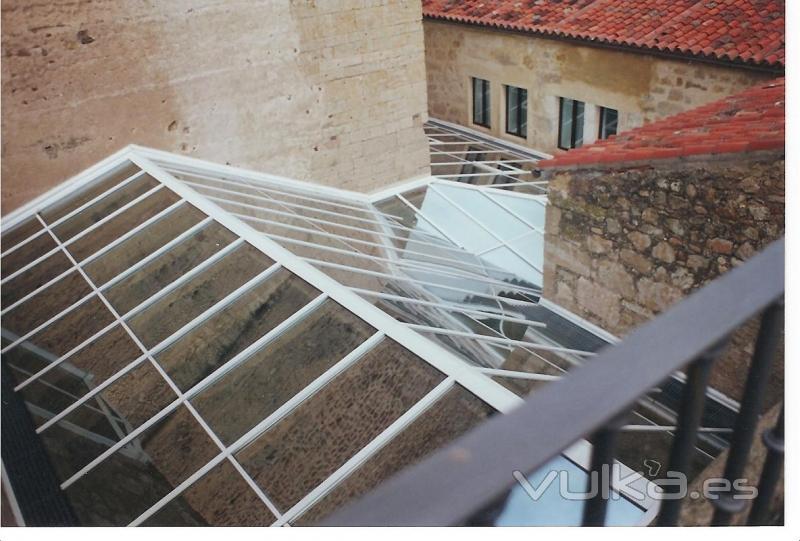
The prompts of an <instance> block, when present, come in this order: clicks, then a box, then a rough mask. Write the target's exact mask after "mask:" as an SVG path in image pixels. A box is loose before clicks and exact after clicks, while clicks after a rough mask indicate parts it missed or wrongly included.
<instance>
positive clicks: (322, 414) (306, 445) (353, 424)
mask: <svg viewBox="0 0 800 541" xmlns="http://www.w3.org/2000/svg"><path fill="white" fill-rule="evenodd" d="M442 379H443V376H442V374H441V373H439V372H438V371H437V370H435V369H434V368H433V367H431V366H430V365H429V364H427V363H426V362H424V361H422V360H421V359H419V358H417V357H415V356H414V355H413V354H411V353H410V352H409V351H408V350H406V349H405V348H403V347H401V346H399V345H398V344H396V343H395V342H392V341H390V340H386V341H384V342H382V343H381V344H380V345H379V346H378V347H376V348H375V349H373V350H372V351H370V352H369V353H367V354H366V355H365V357H364V358H363V359H361V360H360V361H359V362H357V363H356V364H355V365H353V366H352V367H350V368H349V369H347V370H346V371H345V372H344V373H342V374H340V375H339V376H337V377H336V378H335V379H334V380H333V381H332V382H330V383H329V384H328V385H326V386H325V387H324V388H323V389H322V390H320V391H319V392H318V393H317V394H315V395H314V396H313V397H311V398H310V399H308V400H307V401H306V402H304V403H303V404H301V405H300V406H299V407H298V408H297V409H295V410H294V411H293V412H292V413H291V414H289V416H288V417H286V418H284V419H282V420H281V421H279V422H278V424H277V425H275V426H273V427H272V428H270V429H269V430H267V431H266V432H265V433H264V434H262V435H261V436H260V437H259V438H258V439H256V440H255V441H254V442H253V443H251V444H250V445H249V446H247V447H245V448H244V449H242V450H241V451H239V453H238V454H237V458H238V460H239V461H240V463H241V464H242V466H244V468H245V470H247V472H248V473H249V474H250V475H251V476H252V477H253V479H254V480H255V482H256V483H257V484H258V485H259V486H261V487H262V488H263V489H264V491H265V492H266V493H267V494H269V495H270V497H271V498H272V499H273V502H274V503H275V505H276V506H277V507H278V509H280V510H287V509H289V508H290V507H291V506H293V505H294V504H296V503H297V502H298V501H300V499H301V498H302V497H303V496H305V495H306V494H307V493H308V492H310V491H311V490H313V489H314V488H315V487H316V486H317V485H319V484H320V483H321V482H322V481H324V480H325V479H326V478H327V477H328V476H330V475H331V474H332V473H333V472H335V471H336V470H337V469H338V468H339V467H341V465H342V464H344V462H346V461H347V460H348V459H349V458H350V457H352V456H353V455H354V454H355V453H356V452H358V451H359V450H360V449H361V448H362V447H364V446H365V445H366V444H367V443H369V442H370V441H371V440H372V439H374V438H375V437H376V436H378V434H380V433H381V432H382V431H383V430H384V429H386V427H387V426H389V424H391V423H392V422H393V421H395V420H396V419H397V418H398V417H400V416H401V415H402V414H403V413H404V412H405V411H406V410H408V408H410V407H411V406H413V405H414V404H415V403H416V402H417V401H419V400H420V399H421V398H422V397H423V396H425V394H427V393H428V392H429V391H430V390H432V389H433V388H434V387H435V386H436V385H437V384H438V383H439V382H441V381H442Z"/></svg>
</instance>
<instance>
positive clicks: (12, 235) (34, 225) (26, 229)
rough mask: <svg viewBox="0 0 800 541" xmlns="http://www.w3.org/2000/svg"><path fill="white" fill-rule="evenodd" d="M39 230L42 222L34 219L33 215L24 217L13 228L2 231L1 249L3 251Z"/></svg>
mask: <svg viewBox="0 0 800 541" xmlns="http://www.w3.org/2000/svg"><path fill="white" fill-rule="evenodd" d="M41 230H42V224H41V223H40V222H39V220H37V219H36V217H35V216H33V217H31V218H27V219H25V220H24V221H23V222H21V223H20V224H19V225H17V226H16V227H14V228H13V229H9V230H8V231H3V236H2V238H0V242H2V245H3V248H2V250H3V251H4V252H5V251H7V250H10V249H11V248H13V247H14V246H16V245H17V244H19V243H20V242H22V241H23V240H25V239H27V238H28V237H30V236H31V235H33V234H35V233H37V232H39V231H41Z"/></svg>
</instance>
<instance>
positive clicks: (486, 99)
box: [481, 81, 492, 128]
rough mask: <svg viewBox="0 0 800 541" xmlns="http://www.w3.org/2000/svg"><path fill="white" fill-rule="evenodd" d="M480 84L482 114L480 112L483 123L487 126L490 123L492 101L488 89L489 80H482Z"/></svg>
mask: <svg viewBox="0 0 800 541" xmlns="http://www.w3.org/2000/svg"><path fill="white" fill-rule="evenodd" d="M481 86H482V87H483V114H482V116H483V123H484V125H485V126H486V127H487V128H488V127H489V125H490V124H491V123H492V119H491V115H490V112H491V107H492V101H491V93H490V90H489V81H482V85H481Z"/></svg>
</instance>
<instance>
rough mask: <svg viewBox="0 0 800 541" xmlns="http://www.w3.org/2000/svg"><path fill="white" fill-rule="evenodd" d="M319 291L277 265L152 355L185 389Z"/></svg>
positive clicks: (306, 302) (269, 329) (182, 388)
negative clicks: (247, 288)
mask: <svg viewBox="0 0 800 541" xmlns="http://www.w3.org/2000/svg"><path fill="white" fill-rule="evenodd" d="M319 294H320V292H319V291H317V290H316V289H315V288H313V287H312V286H310V285H309V284H307V283H306V282H304V281H303V280H301V279H300V278H298V277H297V276H294V275H292V274H290V273H289V272H288V271H286V270H284V269H281V270H279V271H278V272H276V273H275V274H274V275H272V276H270V277H269V278H268V279H267V280H266V281H265V282H264V283H262V284H260V285H258V286H256V287H255V288H253V289H252V290H251V291H249V292H247V293H246V294H244V295H243V296H242V297H241V298H240V299H239V300H237V301H236V302H234V303H233V304H232V305H230V306H228V307H227V308H225V309H224V310H222V311H221V312H219V313H218V314H216V315H214V316H213V317H212V318H210V319H209V320H208V321H206V322H204V323H203V324H202V325H200V326H199V327H197V328H196V329H194V330H192V331H191V332H189V333H188V334H186V335H185V336H184V337H183V338H181V339H180V340H179V341H178V342H176V343H175V344H174V345H172V346H170V347H169V348H168V349H166V350H165V351H163V352H162V353H159V354H158V356H157V357H156V360H157V361H158V362H159V364H160V365H161V366H162V367H163V368H164V370H165V371H166V372H167V373H168V374H169V376H170V377H171V378H172V380H173V381H174V382H175V384H176V385H177V386H178V387H179V388H180V389H181V390H183V391H186V390H188V389H190V388H191V387H192V386H193V385H195V384H197V383H198V382H199V381H200V380H202V379H203V378H204V377H206V376H208V375H209V374H211V373H212V372H213V371H214V370H216V369H217V368H219V367H220V366H222V365H223V364H225V363H226V362H227V361H229V360H231V359H232V358H233V357H234V356H235V355H237V354H238V353H240V352H241V351H242V350H244V349H245V348H246V347H247V346H249V345H250V344H252V343H253V342H255V341H256V340H257V339H258V338H260V337H262V336H264V335H265V334H267V333H268V332H269V331H271V330H272V329H273V328H275V326H277V325H278V324H280V323H281V322H283V321H284V320H285V319H286V318H288V317H289V316H291V315H292V314H294V313H295V312H296V311H297V310H299V309H300V308H301V307H302V306H304V305H306V304H308V303H309V302H310V301H311V300H312V299H314V298H315V297H317V296H318V295H319Z"/></svg>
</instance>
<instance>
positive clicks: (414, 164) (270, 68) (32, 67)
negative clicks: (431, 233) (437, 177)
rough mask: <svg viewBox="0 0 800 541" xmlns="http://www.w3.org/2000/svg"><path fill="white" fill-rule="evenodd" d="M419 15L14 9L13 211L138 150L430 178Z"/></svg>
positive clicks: (332, 172) (344, 177)
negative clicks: (121, 153) (122, 152)
mask: <svg viewBox="0 0 800 541" xmlns="http://www.w3.org/2000/svg"><path fill="white" fill-rule="evenodd" d="M421 18H422V12H421V6H420V3H419V2H389V1H388V0H376V1H372V2H363V1H360V0H329V1H326V2H292V1H290V0H254V1H251V2H236V3H231V2H228V1H226V0H171V1H169V2H155V3H152V2H130V1H129V2H118V1H113V0H95V1H90V0H76V1H72V2H67V3H63V2H61V3H59V2H56V3H53V2H26V1H22V0H9V1H6V2H3V8H2V27H3V35H2V48H3V63H2V102H3V118H2V139H3V149H2V176H3V185H2V210H3V212H8V211H10V210H11V209H13V208H15V207H17V206H19V205H20V204H22V203H23V202H25V201H27V200H30V199H31V198H33V197H34V196H36V195H38V194H40V193H42V192H44V191H45V190H47V189H49V188H51V187H53V186H54V185H55V184H57V183H60V182H62V181H64V180H65V179H67V178H69V177H70V176H72V175H74V174H76V173H78V172H80V171H81V170H83V169H85V168H86V167H88V166H90V165H92V164H94V163H95V162H97V161H99V160H101V159H103V158H105V157H106V156H108V155H109V154H111V153H112V152H114V151H116V150H119V149H120V148H121V147H123V146H125V145H127V144H129V143H138V144H141V145H146V146H151V147H156V148H159V149H163V150H168V151H172V152H179V153H183V154H187V155H190V156H194V157H199V158H204V159H207V160H211V161H215V162H219V163H226V162H227V163H230V164H232V165H236V166H242V167H248V168H252V169H256V170H260V171H265V172H270V173H276V174H281V175H285V176H289V177H295V178H301V179H306V180H313V181H317V182H320V183H324V184H332V185H336V186H339V187H344V188H352V189H356V190H362V191H368V190H373V189H375V188H378V187H381V186H384V185H386V184H389V183H391V182H395V181H398V180H402V179H407V178H409V177H413V176H418V175H423V174H427V173H428V172H429V167H428V164H429V155H428V145H427V140H426V138H425V136H424V133H423V130H422V124H423V122H424V121H425V119H426V117H427V99H426V82H425V81H426V77H425V58H424V41H423V30H422V23H421Z"/></svg>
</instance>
